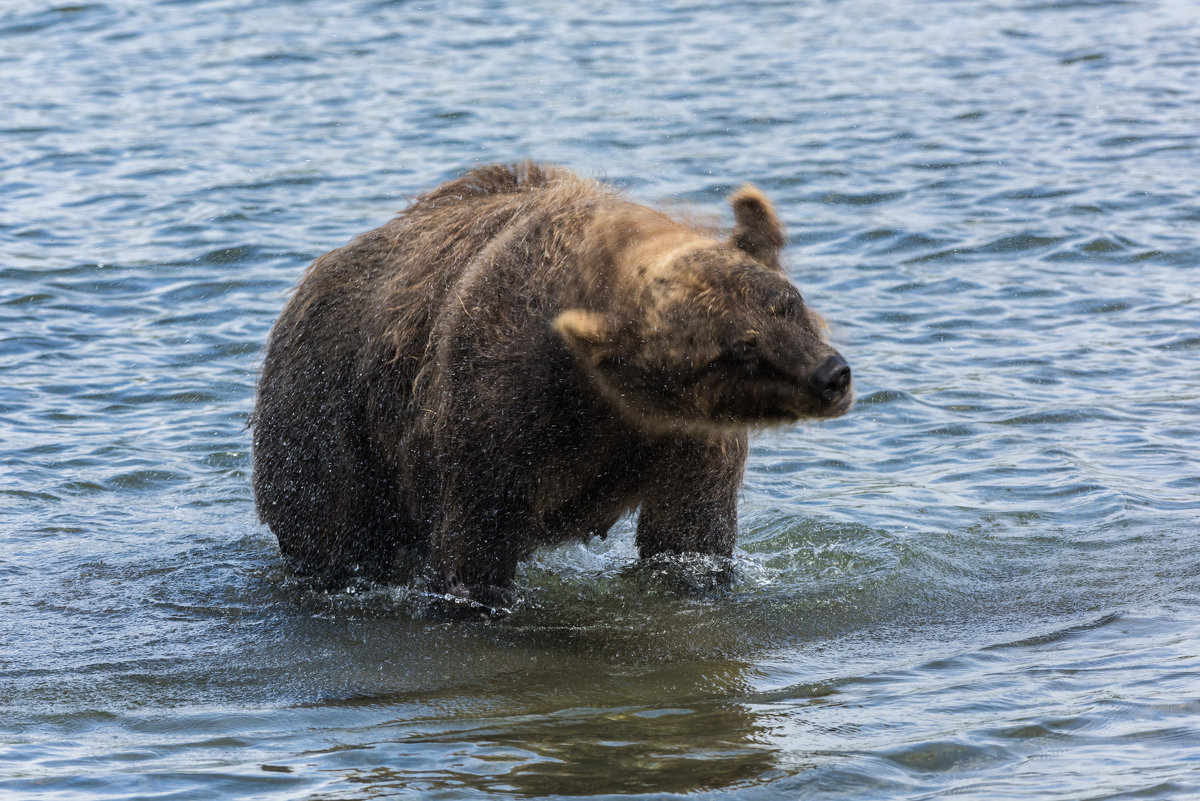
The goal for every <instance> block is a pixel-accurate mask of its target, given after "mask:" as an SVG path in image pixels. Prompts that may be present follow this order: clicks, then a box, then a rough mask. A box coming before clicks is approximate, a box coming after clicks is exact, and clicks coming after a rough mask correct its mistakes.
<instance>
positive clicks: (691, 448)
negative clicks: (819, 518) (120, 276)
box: [252, 163, 852, 608]
mask: <svg viewBox="0 0 1200 801" xmlns="http://www.w3.org/2000/svg"><path fill="white" fill-rule="evenodd" d="M730 203H731V205H732V207H733V215H734V220H735V226H734V229H733V231H732V233H731V235H730V236H729V237H728V238H718V237H716V236H714V235H713V234H712V233H711V232H709V231H706V230H701V229H699V228H697V227H696V226H694V225H689V224H685V223H682V222H679V221H677V220H675V219H672V218H671V217H669V216H667V215H666V214H663V213H661V212H658V211H655V210H652V209H649V208H646V207H645V206H641V205H638V204H635V203H633V202H631V201H629V200H628V199H626V198H624V197H622V196H621V195H620V194H619V193H617V192H616V191H615V190H614V189H612V188H611V187H607V186H604V185H602V184H599V183H596V182H594V181H589V180H583V179H581V178H578V177H577V176H575V175H573V174H572V173H570V172H568V171H566V170H563V169H559V168H555V167H548V166H543V165H537V164H532V163H525V164H520V165H516V166H488V167H481V168H478V169H474V170H472V171H470V172H468V173H466V174H465V175H463V176H462V177H461V178H459V179H457V180H455V181H451V182H449V183H447V184H444V185H442V186H440V187H438V188H436V189H434V190H432V191H430V192H428V193H427V194H425V195H422V196H421V197H419V198H418V199H417V200H416V201H415V202H414V203H413V204H412V205H411V206H410V207H409V208H408V209H406V210H405V211H403V212H401V213H400V214H399V215H398V216H397V217H396V218H395V219H393V220H392V221H391V222H388V223H387V224H386V225H384V226H382V227H380V228H377V229H375V230H374V231H370V232H368V233H365V234H362V235H361V236H359V237H358V238H356V239H354V240H353V241H352V242H350V243H349V244H348V245H346V246H345V247H342V248H339V249H337V250H334V251H332V252H330V253H327V254H325V255H324V256H321V257H320V258H318V259H317V260H316V261H315V262H314V263H313V264H312V266H310V267H309V268H308V271H307V272H306V273H305V275H304V277H303V280H302V281H301V282H300V285H299V287H298V288H297V289H296V292H295V294H294V295H293V297H292V298H291V300H290V301H289V302H288V303H287V305H286V307H285V308H284V310H283V313H282V314H281V315H280V317H279V320H278V321H277V322H276V324H275V327H274V329H273V330H272V331H271V335H270V340H269V342H268V346H267V352H266V358H265V361H264V364H263V367H262V372H261V376H260V379H259V385H258V398H257V403H256V408H255V410H254V414H253V417H252V424H253V428H254V490H255V496H256V501H257V507H258V511H259V514H260V516H261V518H262V520H263V521H264V522H265V523H266V524H267V525H269V526H270V528H271V530H272V531H273V532H274V533H275V535H276V537H277V538H278V540H279V546H280V549H281V550H282V552H283V555H284V557H285V558H286V560H287V561H288V563H289V564H290V565H291V566H292V568H293V569H294V570H295V571H297V572H298V573H301V574H304V575H309V576H312V577H314V578H315V580H316V581H318V582H320V583H322V584H324V585H326V586H336V585H338V584H341V583H343V582H345V581H346V580H347V579H349V578H352V577H356V576H359V577H365V578H368V579H379V578H382V577H384V576H385V575H386V574H387V572H388V570H389V568H390V567H391V565H392V563H393V561H394V559H395V558H396V557H397V555H398V554H399V553H401V552H407V553H408V554H409V555H410V556H411V557H414V558H416V559H417V560H418V561H419V562H420V563H421V564H422V565H423V566H424V569H425V572H426V575H427V578H428V580H429V582H430V588H431V589H432V591H433V592H434V593H435V594H437V595H438V596H441V597H443V598H445V599H446V602H447V603H449V604H451V605H454V604H455V603H461V604H463V605H464V606H468V605H469V606H476V605H482V606H484V607H493V608H497V607H503V606H504V605H506V604H508V603H509V602H510V600H511V598H510V595H511V592H512V585H513V578H514V574H515V571H516V568H517V563H518V562H519V561H520V560H521V559H523V558H525V557H528V556H529V555H530V554H531V553H532V552H533V551H534V549H536V548H538V547H539V546H543V545H554V544H558V543H563V542H567V541H571V540H576V541H578V540H587V539H589V538H591V537H595V536H604V535H605V534H606V533H607V531H608V529H609V528H610V527H611V526H612V525H613V524H614V523H615V522H616V521H617V520H618V519H619V518H620V517H621V516H622V515H624V514H626V513H628V512H631V511H633V510H635V509H636V510H638V522H637V535H636V541H637V547H638V550H639V553H640V555H641V556H642V557H643V558H646V557H652V556H657V555H662V554H684V553H699V554H708V555H715V556H720V557H729V556H730V555H731V553H732V551H733V546H734V539H735V536H736V528H737V526H736V523H737V494H738V489H739V487H740V486H741V482H742V474H743V471H744V467H745V461H746V450H747V445H746V440H747V433H748V431H749V430H751V429H753V428H757V427H762V426H771V425H780V424H786V423H791V422H794V421H796V420H799V419H802V418H830V417H836V416H838V415H841V414H844V413H845V412H846V411H847V409H849V407H850V404H851V402H852V392H851V380H850V368H849V367H848V366H847V364H846V362H845V360H844V359H843V358H842V357H841V356H840V355H839V354H838V353H837V352H836V351H835V350H834V349H833V348H832V347H830V345H829V344H828V342H826V340H825V336H824V326H823V324H822V321H821V318H820V317H819V316H818V315H817V314H815V313H814V312H812V311H810V310H809V308H808V307H807V305H806V304H805V302H804V299H803V298H802V297H801V295H800V292H799V291H798V290H797V289H796V287H795V286H794V285H793V284H792V283H791V282H790V281H789V280H788V278H787V276H786V274H785V273H784V270H783V269H782V267H781V265H780V249H781V247H782V246H783V243H784V233H783V229H782V226H781V225H780V223H779V220H778V219H777V217H776V215H775V212H774V210H773V209H772V207H771V205H770V203H769V202H768V201H767V200H766V198H765V197H764V196H763V195H762V194H761V193H760V192H759V191H758V190H757V189H755V188H753V187H744V188H743V189H741V190H739V191H738V192H736V193H734V194H733V196H732V197H731V198H730Z"/></svg>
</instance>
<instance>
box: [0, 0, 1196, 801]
mask: <svg viewBox="0 0 1200 801" xmlns="http://www.w3.org/2000/svg"><path fill="white" fill-rule="evenodd" d="M0 79H2V80H0V797H3V798H5V799H8V798H13V799H40V798H61V799H100V798H104V799H108V798H188V799H202V798H212V799H229V798H311V799H373V798H382V797H388V796H391V795H399V796H418V795H419V796H421V797H429V798H457V797H480V796H497V797H511V796H555V795H557V796H579V795H595V796H606V795H628V794H633V795H636V794H645V795H648V796H649V795H655V794H671V793H689V794H692V795H694V796H698V797H709V798H715V797H737V798H771V799H776V798H880V799H885V798H886V799H890V798H914V799H915V798H943V797H945V798H949V797H954V798H962V799H998V798H1013V799H1018V798H1020V799H1032V798H1037V799H1100V798H1105V799H1111V798H1135V797H1136V798H1193V797H1200V591H1198V587H1197V582H1198V579H1200V530H1198V527H1197V518H1198V516H1200V459H1198V457H1197V452H1198V451H1200V366H1198V356H1200V302H1198V299H1197V298H1198V294H1200V291H1198V287H1200V276H1198V275H1197V269H1198V268H1200V148H1198V144H1200V6H1197V5H1195V4H1194V3H1191V2H1186V1H1185V0H1178V1H1177V2H1103V1H1101V0H1093V1H1092V2H1086V1H1083V0H1081V1H1080V2H1064V3H1054V2H1031V3H1015V2H1014V3H1009V2H990V3H989V2H967V0H947V1H946V2H933V3H930V2H917V0H886V1H885V0H843V1H842V2H804V3H781V2H764V3H755V2H742V3H734V4H730V3H716V2H707V0H704V1H701V0H697V1H696V2H681V3H662V4H635V3H608V2H584V3H582V4H580V3H563V4H556V3H512V4H506V3H500V2H490V3H480V4H473V3H465V4H464V3H458V4H452V3H429V4H422V3H414V2H409V3H400V2H397V3H388V2H366V1H365V0H349V1H343V0H311V1H310V2H290V3H282V2H277V3H267V2H262V3H235V2H229V1H228V0H214V2H166V1H165V0H164V1H161V2H143V1H142V0H108V1H107V2H96V3H90V4H81V5H73V6H62V7H57V8H48V7H47V4H43V3H35V2H32V1H31V0H15V2H8V3H5V4H3V6H2V7H0ZM526 156H530V157H535V158H539V159H544V160H549V161H554V162H558V163H562V164H565V165H567V166H570V167H572V168H574V169H576V170H577V171H579V172H581V173H583V174H585V175H594V176H598V177H603V178H606V179H608V180H611V181H613V182H615V183H617V184H619V185H621V186H622V187H625V188H626V189H627V190H628V191H629V192H630V193H631V194H632V195H634V196H635V197H637V198H639V199H640V200H643V201H646V202H651V203H665V204H671V205H676V204H677V205H681V206H683V207H685V208H687V209H690V210H691V212H695V213H699V214H703V215H723V214H727V212H726V210H725V208H724V204H723V198H724V196H725V195H726V194H727V193H728V192H729V191H730V190H731V189H732V188H733V187H735V186H737V185H738V184H740V183H742V182H744V181H754V182H756V183H758V184H759V185H760V186H762V187H763V188H764V189H765V190H766V191H767V192H768V194H769V195H770V196H771V197H772V198H773V199H774V200H775V201H776V202H777V204H778V206H779V210H780V213H781V215H782V216H783V218H784V221H785V222H786V223H787V225H788V227H789V232H790V234H791V247H790V252H789V259H790V264H791V271H792V275H793V276H794V278H795V279H796V281H797V282H798V283H799V284H800V286H801V287H802V288H803V290H804V291H805V294H806V295H807V296H808V298H809V300H810V302H811V303H812V304H813V305H814V306H816V307H817V308H819V309H821V310H822V311H824V312H825V313H826V314H827V316H828V317H829V318H830V319H831V321H832V322H833V324H834V326H835V338H836V342H837V345H838V347H839V348H840V349H841V350H842V352H843V353H845V354H846V356H847V358H848V359H849V360H850V362H851V364H852V366H853V368H854V371H855V376H856V384H857V388H858V393H859V397H860V400H859V403H858V405H857V406H856V408H855V409H854V410H853V411H852V412H851V413H850V414H849V415H847V416H846V417H844V418H842V419H839V420H836V421H832V422H826V423H824V424H821V425H808V426H800V427H796V428H794V429H789V430H783V431H778V432H774V433H771V434H768V435H765V436H764V437H761V438H760V439H758V440H757V443H756V448H755V450H754V453H753V457H752V461H751V466H750V469H749V472H748V475H747V483H746V489H745V492H744V498H743V505H742V517H741V525H740V529H741V535H740V548H739V551H738V553H737V564H738V569H737V574H738V579H737V581H736V583H735V585H734V586H733V587H732V588H731V589H730V590H728V591H707V592H706V591H697V590H696V588H692V589H690V590H689V589H688V588H686V587H682V586H681V584H687V583H688V582H689V581H691V580H693V579H694V578H695V576H696V574H695V572H694V571H689V569H688V568H687V567H686V566H684V567H680V566H678V565H661V564H660V565H642V566H639V565H637V564H636V560H635V558H634V549H633V545H632V531H631V527H630V524H629V523H628V522H625V523H622V524H621V525H620V526H619V527H618V529H617V530H616V531H615V532H614V534H613V536H611V537H610V538H609V539H608V541H606V542H603V543H596V544H593V545H592V546H591V547H589V548H586V549H585V548H582V547H575V548H568V549H565V550H561V551H557V552H551V553H545V554H542V555H540V556H539V557H538V558H537V559H536V560H535V561H534V562H532V563H531V564H529V565H527V566H526V567H525V568H524V569H523V572H522V574H521V579H520V581H521V594H522V598H523V605H522V606H521V608H520V609H519V610H518V611H517V612H516V613H515V614H513V615H512V616H511V617H509V618H507V619H504V620H498V621H492V622H470V623H460V624H447V623H437V622H430V621H428V620H425V619H423V618H421V616H420V615H419V614H416V612H417V611H418V610H419V607H420V603H419V601H418V600H417V599H414V598H413V597H412V591H411V590H410V589H409V588H406V587H393V588H376V589H374V590H370V591H365V592H358V593H354V594H350V593H342V594H335V595H332V596H324V595H318V594H315V593H313V592H311V591H308V590H306V589H305V588H304V587H303V586H298V585H296V584H295V583H293V582H292V581H291V580H289V579H288V577H287V576H286V574H285V572H284V571H283V569H282V567H281V565H280V561H279V557H278V552H277V549H276V547H275V544H274V540H273V538H272V537H271V535H270V534H269V532H267V531H266V530H265V529H264V528H262V527H261V526H259V525H258V523H257V521H256V519H255V515H254V511H253V508H252V497H251V493H250V489H249V481H248V471H249V458H248V447H249V443H248V436H247V432H246V431H245V428H244V426H245V420H246V414H247V412H248V411H249V409H250V408H251V405H252V400H253V385H254V378H255V370H256V367H257V363H258V360H259V354H260V348H261V346H262V344H263V342H264V341H265V338H266V334H267V331H268V330H269V328H270V325H271V323H272V321H273V319H274V317H275V315H276V314H278V312H279V310H280V308H281V307H282V304H283V302H284V299H285V298H286V296H287V292H288V290H289V288H290V287H291V286H292V285H293V283H294V282H295V280H296V279H297V277H298V276H299V274H300V271H301V270H302V269H303V267H304V266H305V265H306V264H307V263H308V262H309V261H310V260H311V259H312V258H313V257H315V256H316V255H318V254H320V253H321V252H324V251H326V250H329V249H331V248H333V247H336V246H338V245H340V244H342V243H344V242H345V241H347V240H348V239H349V238H350V237H351V236H353V235H354V234H356V233H358V232H360V231H363V230H366V229H368V228H371V227H374V226H376V225H378V224H380V223H382V222H383V221H385V220H386V219H388V218H389V217H390V216H391V215H392V214H393V213H394V212H395V211H396V210H398V209H400V208H402V207H403V206H404V205H405V204H406V202H407V198H409V197H411V196H412V195H413V194H414V193H416V192H418V191H420V190H422V189H425V188H428V187H430V186H433V185H434V184H436V183H437V182H439V181H441V180H444V179H446V178H449V177H451V176H453V175H454V174H456V172H458V171H459V170H461V169H462V168H464V167H467V166H470V165H471V164H474V163H478V162H488V161H494V160H513V159H518V158H523V157H526Z"/></svg>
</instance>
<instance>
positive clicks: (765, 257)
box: [729, 184, 784, 267]
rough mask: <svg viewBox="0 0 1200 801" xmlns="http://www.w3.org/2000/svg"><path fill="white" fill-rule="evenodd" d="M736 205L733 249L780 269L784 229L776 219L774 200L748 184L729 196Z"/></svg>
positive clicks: (734, 208) (730, 200)
mask: <svg viewBox="0 0 1200 801" xmlns="http://www.w3.org/2000/svg"><path fill="white" fill-rule="evenodd" d="M729 205H730V206H733V219H734V227H733V236H732V237H730V239H731V241H732V243H733V246H734V247H735V248H737V249H738V250H741V251H744V252H746V253H749V254H750V255H751V256H753V257H754V258H756V259H758V260H759V261H761V262H764V263H766V264H769V265H771V266H772V267H779V251H780V249H781V248H782V247H783V243H784V235H783V226H782V225H781V224H780V222H779V218H778V217H776V216H775V208H774V207H773V206H772V205H771V201H769V200H767V198H766V196H765V195H763V193H762V192H761V191H760V190H759V189H758V187H756V186H751V185H750V184H746V185H745V186H743V187H742V188H741V189H739V190H738V191H736V192H734V193H733V194H732V195H730V196H729Z"/></svg>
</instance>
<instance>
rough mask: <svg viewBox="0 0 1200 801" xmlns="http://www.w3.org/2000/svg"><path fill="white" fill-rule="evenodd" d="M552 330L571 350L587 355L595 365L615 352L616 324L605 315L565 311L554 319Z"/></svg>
mask: <svg viewBox="0 0 1200 801" xmlns="http://www.w3.org/2000/svg"><path fill="white" fill-rule="evenodd" d="M554 330H555V331H558V333H559V334H560V335H561V336H562V338H563V339H564V340H565V341H566V343H567V346H568V347H569V348H570V349H571V350H573V351H576V352H577V353H586V354H588V355H589V356H591V358H592V359H593V360H594V361H595V362H596V363H599V362H600V361H602V360H603V359H605V358H607V357H610V356H612V355H614V354H615V352H616V350H617V338H618V337H617V334H618V330H617V324H616V321H614V320H613V318H612V317H610V316H608V315H607V314H600V313H598V312H594V311H587V310H586V309H567V310H566V311H564V312H562V313H561V314H559V315H558V317H556V318H554Z"/></svg>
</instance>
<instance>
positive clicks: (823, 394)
mask: <svg viewBox="0 0 1200 801" xmlns="http://www.w3.org/2000/svg"><path fill="white" fill-rule="evenodd" d="M849 388H850V365H848V364H846V360H845V359H843V358H842V357H841V356H830V357H829V358H828V359H826V360H825V363H824V364H822V365H821V366H820V367H818V368H817V369H816V371H814V372H813V374H812V375H811V376H810V377H809V379H808V389H809V391H810V392H812V394H814V395H816V396H817V397H818V398H820V399H821V400H823V401H825V402H826V403H829V402H830V401H834V400H837V399H838V398H840V397H841V396H842V395H845V394H846V390H847V389H849Z"/></svg>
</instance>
